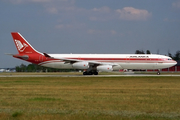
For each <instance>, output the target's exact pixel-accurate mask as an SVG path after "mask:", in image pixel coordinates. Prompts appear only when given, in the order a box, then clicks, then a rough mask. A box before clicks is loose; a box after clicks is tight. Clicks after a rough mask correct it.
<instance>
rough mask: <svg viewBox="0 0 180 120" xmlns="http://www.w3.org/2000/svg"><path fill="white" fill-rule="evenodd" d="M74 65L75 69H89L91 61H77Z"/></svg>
mask: <svg viewBox="0 0 180 120" xmlns="http://www.w3.org/2000/svg"><path fill="white" fill-rule="evenodd" d="M72 66H73V68H75V69H88V68H89V63H88V62H75V63H73V64H72Z"/></svg>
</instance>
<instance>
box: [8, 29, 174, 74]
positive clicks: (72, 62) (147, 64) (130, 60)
mask: <svg viewBox="0 0 180 120" xmlns="http://www.w3.org/2000/svg"><path fill="white" fill-rule="evenodd" d="M11 34H12V37H13V40H14V43H15V45H16V48H17V50H18V52H19V54H10V55H12V56H13V57H15V58H19V59H21V60H25V61H28V62H31V63H34V64H37V65H41V66H44V67H51V68H59V69H81V70H84V72H83V75H93V74H94V75H98V71H105V72H111V71H115V70H120V69H162V68H168V67H171V66H174V65H175V64H177V62H176V61H174V60H172V59H171V58H170V57H168V56H164V55H156V54H47V53H41V52H38V51H37V50H35V49H34V48H33V47H32V46H31V45H30V44H29V43H28V42H27V41H26V40H25V38H24V37H23V36H22V35H21V34H20V33H18V32H12V33H11ZM157 74H160V71H158V72H157Z"/></svg>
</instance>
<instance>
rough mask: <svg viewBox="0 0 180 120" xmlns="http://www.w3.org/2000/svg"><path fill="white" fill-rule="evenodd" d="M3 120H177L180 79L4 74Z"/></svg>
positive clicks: (1, 82) (0, 101)
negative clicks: (7, 75) (10, 75)
mask: <svg viewBox="0 0 180 120" xmlns="http://www.w3.org/2000/svg"><path fill="white" fill-rule="evenodd" d="M0 119H5V120H6V119H10V120H11V119H12V120H14V119H17V120H23V119H25V120H26V119H28V120H31V119H33V120H54V119H57V120H59V119H62V120H76V119H77V120H84V119H87V120H88V119H89V120H92V119H93V120H101V119H102V120H104V119H115V120H121V119H122V120H138V119H143V120H156V119H158V120H169V119H172V120H179V119H180V77H92V78H91V77H37V78H36V77H33V78H32V77H30V78H28V77H25V78H23V77H20V78H18V77H16V78H15V77H14V78H13V77H7V78H6V77H4V78H3V77H2V78H1V77H0Z"/></svg>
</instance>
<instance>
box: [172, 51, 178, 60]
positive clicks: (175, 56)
mask: <svg viewBox="0 0 180 120" xmlns="http://www.w3.org/2000/svg"><path fill="white" fill-rule="evenodd" d="M173 59H174V60H180V50H178V51H177V52H176V54H175V55H174V57H173Z"/></svg>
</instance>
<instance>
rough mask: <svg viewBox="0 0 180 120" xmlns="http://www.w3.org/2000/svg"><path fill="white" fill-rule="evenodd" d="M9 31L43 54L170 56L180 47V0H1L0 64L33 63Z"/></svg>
mask: <svg viewBox="0 0 180 120" xmlns="http://www.w3.org/2000/svg"><path fill="white" fill-rule="evenodd" d="M11 32H20V33H21V34H22V35H23V37H24V38H26V40H28V42H29V43H30V44H31V45H32V46H33V47H34V48H35V49H36V50H38V51H40V52H45V53H58V54H63V53H66V54H67V53H74V54H75V53H79V54H80V53H83V54H93V53H95V54H98V53H100V54H106V53H107V54H134V53H135V51H136V50H144V51H146V50H150V51H151V53H153V54H156V53H159V54H163V55H165V54H166V55H167V54H168V52H170V53H171V54H173V55H174V54H175V53H176V51H178V50H180V0H0V68H7V67H15V66H17V65H20V64H22V63H23V64H29V63H27V62H23V61H22V60H18V59H15V58H13V57H11V56H8V55H5V53H13V54H16V53H18V52H17V50H16V48H15V45H14V42H13V40H12V37H11V34H10V33H11Z"/></svg>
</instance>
